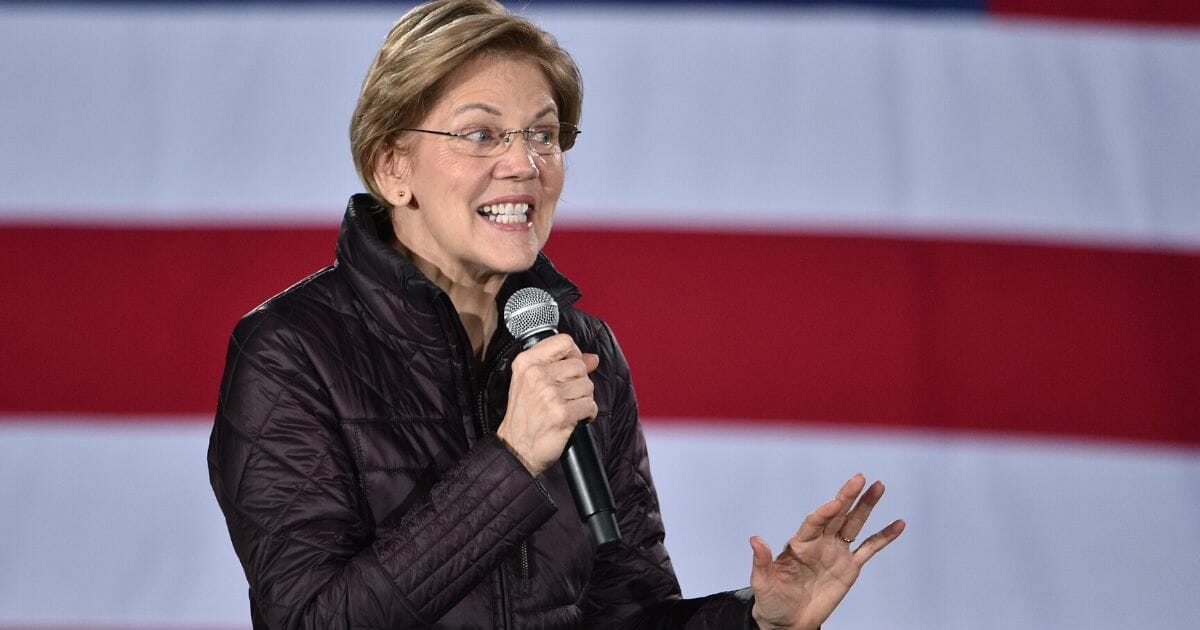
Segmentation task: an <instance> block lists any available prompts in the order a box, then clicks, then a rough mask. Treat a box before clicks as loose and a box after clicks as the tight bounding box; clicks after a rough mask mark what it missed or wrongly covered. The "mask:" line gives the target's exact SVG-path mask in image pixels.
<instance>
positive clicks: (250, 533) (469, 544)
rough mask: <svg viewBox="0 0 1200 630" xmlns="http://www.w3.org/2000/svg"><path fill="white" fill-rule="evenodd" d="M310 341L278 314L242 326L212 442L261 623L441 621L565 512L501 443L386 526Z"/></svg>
mask: <svg viewBox="0 0 1200 630" xmlns="http://www.w3.org/2000/svg"><path fill="white" fill-rule="evenodd" d="M306 341H311V340H306V339H305V337H304V335H303V334H302V333H300V332H298V331H296V330H295V329H292V328H290V327H288V326H287V325H285V324H283V323H281V322H280V320H279V318H278V317H276V316H274V315H272V314H271V313H269V312H263V311H261V310H260V311H256V312H254V313H252V314H251V315H248V316H247V317H246V318H244V319H243V320H242V322H240V323H239V325H238V327H237V329H236V330H235V331H234V334H233V337H232V339H231V341H230V347H229V353H228V358H227V362H226V367H225V375H224V377H223V379H222V384H221V393H220V398H219V400H218V410H217V415H216V421H215V423H214V426H213V432H212V437H211V440H210V443H209V452H208V464H209V475H210V480H211V482H212V486H213V491H214V492H215V493H216V496H217V500H218V502H219V503H220V505H221V508H222V510H223V511H224V513H225V517H226V521H227V524H228V526H229V532H230V537H231V538H232V540H233V546H234V549H235V551H236V552H237V555H238V558H239V559H240V560H241V563H242V566H243V568H244V570H245V573H246V578H247V580H248V582H249V584H250V592H251V604H252V608H253V610H252V614H253V615H254V618H255V626H256V627H259V626H260V625H264V626H266V627H269V628H322V629H325V628H349V627H354V628H398V627H413V626H418V625H428V624H432V623H433V622H435V621H436V620H437V619H438V618H439V617H441V616H442V615H443V614H445V613H446V612H447V611H448V610H449V609H450V608H452V607H453V606H454V605H455V604H456V603H457V602H458V601H459V600H461V599H462V598H463V597H464V596H465V595H466V594H467V593H468V592H469V591H470V590H471V589H472V588H473V587H474V586H476V585H477V584H478V583H479V582H480V581H481V580H482V579H484V578H485V577H486V576H487V575H488V574H489V573H490V572H491V570H492V569H493V568H494V567H495V566H496V565H497V564H498V563H499V562H500V561H501V560H502V559H503V558H504V557H505V556H506V555H508V554H509V553H511V552H512V550H513V549H514V548H515V547H516V546H517V545H519V544H520V541H522V540H524V539H525V538H526V537H527V536H528V535H529V534H530V533H531V532H533V531H534V530H535V529H537V528H538V527H539V526H540V525H541V524H542V523H544V522H545V521H546V520H547V519H548V518H550V516H551V515H552V514H553V513H554V511H555V509H556V508H555V506H554V503H553V501H552V500H551V499H550V497H549V496H548V495H547V494H546V492H545V491H544V489H542V487H541V486H540V485H539V484H538V483H537V482H536V481H535V480H534V479H533V478H532V477H531V476H530V475H529V474H528V472H526V471H525V469H524V467H523V466H521V464H520V463H519V462H518V461H517V460H516V459H515V458H514V457H513V456H512V455H511V454H510V453H509V452H508V450H507V449H505V448H504V447H503V446H502V445H501V444H500V443H499V442H498V441H497V440H495V439H494V438H493V439H490V440H483V441H481V442H479V443H478V444H477V445H476V447H475V448H474V449H473V450H472V451H471V452H470V453H469V454H468V455H467V456H466V457H464V458H463V460H462V461H460V462H459V463H458V464H457V466H456V467H454V468H452V469H451V470H449V471H447V472H446V473H444V474H443V476H442V478H441V480H440V481H439V482H438V483H437V484H436V485H434V487H433V488H432V490H431V491H430V493H429V495H428V496H427V497H425V498H423V499H422V500H421V501H420V502H419V503H418V504H416V505H414V506H413V507H411V509H409V510H408V511H407V513H406V514H405V515H404V516H403V517H402V518H400V519H399V520H398V521H396V524H395V525H393V526H390V527H389V528H387V529H382V528H381V529H379V530H375V528H374V526H373V525H372V524H371V522H370V517H369V515H368V512H367V510H366V508H365V505H364V503H363V498H362V495H361V493H360V491H359V485H358V479H357V476H356V474H355V470H354V466H353V460H352V458H351V454H350V452H349V448H348V446H347V444H346V442H345V441H344V440H343V439H342V436H341V433H340V432H339V431H338V430H337V423H336V420H335V418H334V417H333V412H332V410H331V404H330V402H329V399H328V397H327V394H326V392H325V391H324V390H323V388H322V386H321V384H320V379H319V376H318V372H317V370H316V369H315V368H314V366H313V362H312V361H311V356H312V355H311V353H310V352H309V351H308V350H306Z"/></svg>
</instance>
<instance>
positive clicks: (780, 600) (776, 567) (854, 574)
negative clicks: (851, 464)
mask: <svg viewBox="0 0 1200 630" xmlns="http://www.w3.org/2000/svg"><path fill="white" fill-rule="evenodd" d="M866 483H867V481H866V479H865V478H864V477H863V476H862V475H861V474H858V475H855V476H853V477H851V478H850V480H849V481H847V482H846V483H845V485H843V486H842V489H841V490H839V491H838V493H837V496H836V497H834V498H832V499H830V500H829V501H827V502H825V503H824V504H823V505H821V506H820V507H818V508H817V509H816V510H813V512H812V513H811V514H809V515H808V517H806V518H805V519H804V523H803V524H802V525H800V529H799V530H797V531H796V533H795V534H794V535H793V536H792V538H791V540H789V541H788V543H787V547H786V548H784V550H783V552H782V553H780V554H779V557H778V558H775V559H774V560H771V547H770V546H768V545H767V543H766V541H764V540H763V539H761V538H759V537H757V536H754V537H751V538H750V546H751V547H752V548H753V549H754V567H753V569H752V570H751V572H750V586H751V587H752V588H753V589H754V609H753V611H752V615H753V616H754V621H755V622H757V623H758V627H759V628H773V629H774V628H788V629H793V630H794V629H803V630H811V629H814V628H817V627H819V626H820V625H821V623H823V622H824V621H825V619H827V618H828V617H829V615H830V614H831V613H832V612H833V609H834V608H836V607H837V605H838V603H840V602H841V601H842V598H843V597H845V596H846V592H847V591H849V590H850V587H851V586H853V585H854V581H855V580H857V579H858V574H859V572H860V571H862V567H863V565H864V564H866V563H867V560H870V559H871V556H874V555H875V554H876V553H878V552H879V550H881V549H883V548H884V547H886V546H887V545H888V543H890V542H892V541H893V540H895V539H896V537H897V536H899V535H900V532H902V531H904V521H902V520H896V521H893V522H892V523H891V524H890V525H888V526H887V527H885V528H883V529H881V530H879V531H878V532H876V533H875V534H874V535H872V536H871V537H869V538H867V539H866V540H864V541H863V542H862V544H860V545H859V546H858V549H856V550H854V551H853V552H852V551H850V543H849V542H846V541H851V542H853V541H854V539H855V538H857V537H858V534H859V532H860V531H862V528H863V525H865V524H866V522H867V517H868V516H870V514H871V510H872V509H873V508H874V507H875V504H876V503H878V502H879V498H880V497H882V496H883V483H881V482H879V481H876V482H875V483H873V484H871V487H870V488H868V489H867V491H866V493H865V494H863V495H862V497H861V498H859V499H858V502H857V503H855V499H856V498H858V495H859V493H861V492H862V490H863V486H865V485H866ZM852 506H853V507H852Z"/></svg>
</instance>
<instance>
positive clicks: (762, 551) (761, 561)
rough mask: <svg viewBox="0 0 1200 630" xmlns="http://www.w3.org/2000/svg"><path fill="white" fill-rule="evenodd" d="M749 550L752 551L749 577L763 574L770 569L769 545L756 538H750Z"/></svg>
mask: <svg viewBox="0 0 1200 630" xmlns="http://www.w3.org/2000/svg"><path fill="white" fill-rule="evenodd" d="M750 549H751V550H752V551H753V554H754V557H753V562H754V564H753V567H752V568H751V573H750V577H751V578H753V577H754V576H755V575H758V574H761V573H764V572H766V571H767V569H769V568H770V567H771V558H772V555H771V545H768V544H767V541H765V540H763V539H762V538H759V537H758V536H751V537H750Z"/></svg>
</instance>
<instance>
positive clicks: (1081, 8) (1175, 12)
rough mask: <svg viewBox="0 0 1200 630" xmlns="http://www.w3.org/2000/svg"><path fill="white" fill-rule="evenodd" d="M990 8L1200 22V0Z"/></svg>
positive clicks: (1003, 3) (993, 8)
mask: <svg viewBox="0 0 1200 630" xmlns="http://www.w3.org/2000/svg"><path fill="white" fill-rule="evenodd" d="M988 11H989V12H991V13H994V14H998V15H1018V16H1033V17H1058V18H1066V19H1072V20H1089V21H1099V22H1121V23H1136V24H1152V25H1172V26H1197V25H1200V2H1197V1H1196V0H990V1H989V2H988Z"/></svg>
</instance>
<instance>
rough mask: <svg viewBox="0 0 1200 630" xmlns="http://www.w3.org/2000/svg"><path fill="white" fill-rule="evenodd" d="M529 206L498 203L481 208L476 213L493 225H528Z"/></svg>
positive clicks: (525, 204)
mask: <svg viewBox="0 0 1200 630" xmlns="http://www.w3.org/2000/svg"><path fill="white" fill-rule="evenodd" d="M529 210H530V208H529V204H527V203H496V204H491V205H487V206H481V207H480V208H479V209H477V210H476V211H475V212H478V213H479V215H480V216H482V217H484V218H486V219H487V220H488V221H491V222H492V223H504V224H513V223H528V222H529Z"/></svg>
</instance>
